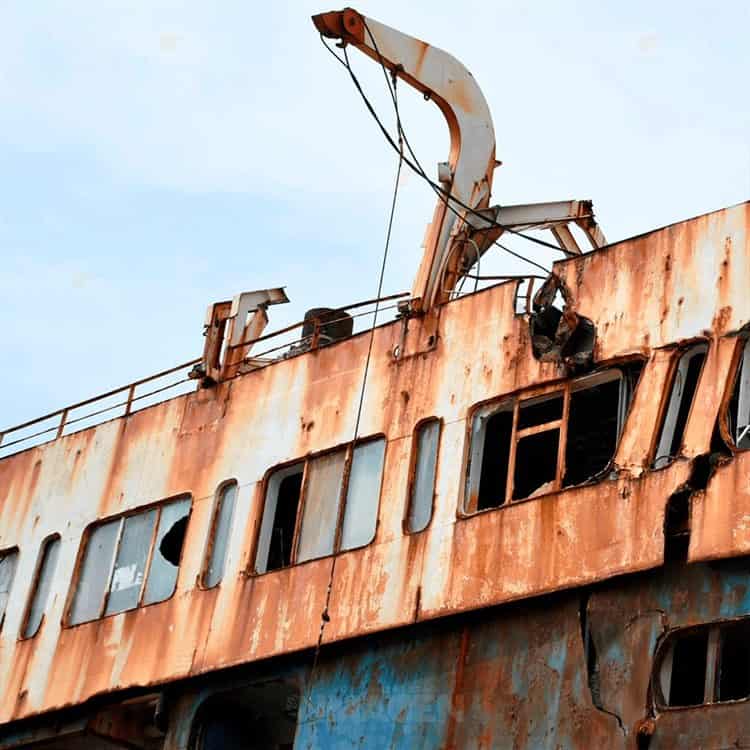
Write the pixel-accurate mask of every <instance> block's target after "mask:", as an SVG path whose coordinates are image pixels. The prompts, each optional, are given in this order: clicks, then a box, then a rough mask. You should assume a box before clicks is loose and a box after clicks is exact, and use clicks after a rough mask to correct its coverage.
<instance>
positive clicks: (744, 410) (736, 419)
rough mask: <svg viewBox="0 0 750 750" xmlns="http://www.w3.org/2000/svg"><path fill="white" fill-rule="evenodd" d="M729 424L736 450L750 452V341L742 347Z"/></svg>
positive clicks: (728, 415)
mask: <svg viewBox="0 0 750 750" xmlns="http://www.w3.org/2000/svg"><path fill="white" fill-rule="evenodd" d="M727 423H728V424H727V426H728V428H729V434H730V435H731V437H732V440H733V442H734V445H735V448H738V449H739V450H742V451H746V450H750V339H746V340H745V341H744V343H743V346H742V357H741V358H740V361H739V367H738V368H737V375H736V378H735V381H734V390H733V391H732V398H731V400H730V402H729V411H728V414H727Z"/></svg>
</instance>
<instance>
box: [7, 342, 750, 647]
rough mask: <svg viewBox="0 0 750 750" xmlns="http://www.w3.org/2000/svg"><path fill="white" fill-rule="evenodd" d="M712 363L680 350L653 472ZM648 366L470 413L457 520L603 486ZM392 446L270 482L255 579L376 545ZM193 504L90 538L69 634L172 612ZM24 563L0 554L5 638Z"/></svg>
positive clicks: (46, 574)
mask: <svg viewBox="0 0 750 750" xmlns="http://www.w3.org/2000/svg"><path fill="white" fill-rule="evenodd" d="M706 354H707V345H706V344H705V343H700V344H696V345H694V346H692V347H690V348H688V349H685V350H682V351H681V352H680V354H679V356H678V357H677V358H676V361H675V364H674V366H673V371H672V375H671V379H670V386H669V397H668V399H667V400H666V403H665V406H664V408H663V410H662V412H663V413H662V414H661V416H660V420H659V429H658V432H657V435H658V438H657V440H656V442H655V448H654V454H653V459H652V465H653V467H654V468H661V467H662V466H664V465H666V464H667V463H669V461H671V460H672V458H674V457H675V456H676V455H677V454H678V452H679V449H680V446H681V444H682V439H683V433H684V429H685V425H686V423H687V417H688V414H689V411H690V407H691V404H692V401H693V396H694V394H695V391H696V387H697V384H698V379H699V376H700V373H701V370H702V367H703V363H704V361H705V358H706ZM642 368H643V361H642V360H637V361H631V362H628V363H624V364H621V365H619V366H617V367H613V368H610V369H607V370H603V371H601V372H597V373H594V374H592V375H586V376H583V377H579V378H576V379H573V380H570V381H568V382H566V383H564V384H562V385H561V386H555V387H554V388H552V389H549V388H547V389H546V390H543V391H542V392H539V390H537V392H536V394H532V395H529V396H526V395H525V394H521V395H519V396H514V397H510V398H505V399H501V400H499V401H495V402H494V403H492V404H488V405H482V406H480V407H478V408H476V409H475V410H474V412H473V414H472V418H471V435H470V455H469V461H468V470H467V481H466V491H465V494H464V501H463V507H462V511H463V513H464V514H466V515H470V514H473V513H477V512H480V511H483V510H487V509H490V508H497V507H500V506H502V505H505V504H506V503H510V502H513V501H516V500H522V499H529V498H533V497H538V496H540V495H543V494H548V493H550V492H555V491H557V490H560V489H561V488H565V487H571V486H575V485H580V484H584V483H587V482H590V481H594V480H597V479H600V478H602V477H604V476H606V474H607V473H608V472H609V471H610V467H611V463H612V459H613V457H614V455H615V451H616V449H617V445H618V441H619V437H620V435H621V433H622V430H623V428H624V424H625V419H626V417H627V414H628V410H629V406H630V403H631V401H632V397H633V392H634V390H635V387H636V385H637V383H638V380H639V377H640V374H641V371H642ZM727 422H728V425H729V429H730V433H731V435H732V437H733V439H734V441H735V445H736V446H737V447H738V448H739V449H747V448H750V343H745V344H744V346H743V348H742V352H741V357H740V358H739V362H738V366H737V368H736V376H735V385H734V387H733V389H732V397H731V399H730V401H729V404H728V408H727ZM440 434H441V421H440V420H439V419H436V418H431V419H427V420H424V421H422V422H420V423H419V424H418V425H417V428H416V430H415V434H414V449H413V451H412V459H411V466H410V474H409V476H410V483H409V501H408V504H407V512H406V516H405V521H404V529H405V531H406V532H408V533H417V532H420V531H422V530H424V529H425V528H426V527H427V526H428V524H429V522H430V520H431V518H432V512H433V499H434V492H435V481H436V474H437V463H438V451H439V444H440ZM385 448H386V440H385V438H384V437H382V436H379V437H372V438H367V439H364V440H360V441H358V442H356V443H352V444H349V445H347V446H345V447H343V448H338V449H335V450H332V451H327V452H325V453H322V454H318V455H314V456H310V457H308V458H306V459H304V460H301V461H297V462H295V463H292V464H289V465H286V466H283V467H280V468H278V469H275V470H273V471H272V472H270V473H269V475H268V477H267V479H266V482H265V497H264V505H263V513H262V517H261V522H260V528H259V532H258V538H257V544H256V547H255V559H254V572H255V573H258V574H261V573H266V572H270V571H273V570H278V569H281V568H284V567H287V566H290V565H294V564H296V563H301V562H305V561H307V560H313V559H316V558H320V557H325V556H327V555H331V554H335V553H337V552H340V551H345V550H351V549H355V548H358V547H363V546H365V545H367V544H369V543H370V542H371V541H372V539H373V538H374V536H375V529H376V525H377V517H378V508H379V498H380V491H381V484H382V478H383V468H384V461H385ZM236 498H237V483H236V482H233V481H232V482H226V483H224V484H223V485H221V486H220V488H219V491H218V493H217V500H216V507H215V511H214V514H213V519H212V524H211V529H210V532H209V537H208V539H209V541H208V546H207V550H206V557H205V563H204V568H203V572H202V575H201V580H200V584H201V586H202V587H204V588H212V587H214V586H216V585H217V584H218V583H219V582H220V581H221V579H222V576H223V572H224V566H225V562H226V554H227V546H228V540H229V534H230V531H231V528H232V522H233V516H234V509H235V504H236ZM190 505H191V500H190V498H189V497H181V498H176V499H172V500H169V501H167V502H164V503H161V504H160V505H156V506H150V507H148V508H145V509H139V510H137V511H134V512H130V513H127V514H124V515H122V516H118V517H116V518H112V519H107V520H105V521H101V522H98V523H96V524H94V525H92V526H91V527H89V529H88V530H87V533H86V534H85V541H84V545H83V549H82V553H81V556H80V560H79V563H78V568H77V569H78V574H77V577H76V584H75V588H74V590H73V593H72V596H71V597H70V599H69V602H68V606H67V610H66V615H65V621H66V623H67V624H69V625H75V624H78V623H82V622H87V621H90V620H95V619H98V618H100V617H103V616H106V615H110V614H115V613H118V612H124V611H127V610H130V609H133V608H135V607H138V606H141V605H148V604H153V603H156V602H160V601H164V600H166V599H168V598H169V597H170V596H171V595H172V593H173V592H174V589H175V586H176V582H177V573H178V567H179V562H180V555H181V551H182V544H183V540H184V537H185V531H186V527H187V522H188V518H189V514H190ZM59 546H60V538H59V536H57V535H54V536H52V537H49V538H48V539H46V540H45V541H44V542H43V544H42V549H41V551H40V555H39V561H38V563H37V569H36V573H35V577H34V585H33V587H32V594H31V596H30V599H29V602H28V604H27V611H26V614H25V616H24V619H23V626H22V628H21V637H23V638H30V637H33V636H34V635H35V634H36V632H37V631H38V629H39V627H40V625H41V622H42V619H43V616H44V609H45V606H46V602H47V598H48V595H49V590H50V586H51V580H52V577H53V574H54V569H55V566H56V563H57V556H58V552H59ZM17 559H18V550H17V549H15V548H14V549H11V550H6V551H4V552H0V628H1V627H2V621H3V617H4V612H5V609H6V605H7V601H8V597H9V595H10V589H11V585H12V583H13V578H14V574H15V569H16V564H17Z"/></svg>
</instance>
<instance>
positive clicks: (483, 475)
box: [464, 361, 643, 513]
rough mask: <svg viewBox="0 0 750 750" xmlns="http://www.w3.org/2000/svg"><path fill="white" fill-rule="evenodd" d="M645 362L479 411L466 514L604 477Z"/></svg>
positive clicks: (472, 444)
mask: <svg viewBox="0 0 750 750" xmlns="http://www.w3.org/2000/svg"><path fill="white" fill-rule="evenodd" d="M642 368H643V363H642V362H640V361H638V362H633V363H629V364H625V365H622V366H620V367H618V368H612V369H609V370H605V371H603V372H598V373H594V374H592V375H587V376H585V377H581V378H577V379H575V380H571V381H569V382H568V383H566V384H565V386H564V388H562V389H560V390H556V391H553V392H551V393H544V394H541V395H538V396H531V397H527V398H523V397H520V398H515V399H512V400H511V399H509V400H507V401H504V402H502V403H501V404H500V405H499V406H494V405H492V406H486V407H483V408H481V409H480V410H478V411H477V412H475V414H474V418H473V421H472V435H471V456H470V461H469V476H468V482H467V492H466V501H465V506H464V508H465V511H466V512H468V513H474V512H477V511H480V510H485V509H487V508H497V507H499V506H501V505H503V504H504V503H506V502H509V501H512V500H521V499H524V498H531V497H536V496H538V495H543V494H547V493H549V492H554V491H556V490H559V489H560V488H561V487H571V486H574V485H578V484H582V483H584V482H587V481H593V480H595V479H597V478H599V477H601V476H602V475H603V474H604V473H605V472H606V471H607V469H608V467H609V465H610V463H611V461H612V458H613V457H614V455H615V451H616V449H617V444H618V441H619V438H620V435H621V433H622V430H623V427H624V425H625V418H626V417H627V413H628V408H629V406H630V402H631V400H632V397H633V391H634V389H635V385H636V384H637V382H638V378H639V377H640V372H641V370H642Z"/></svg>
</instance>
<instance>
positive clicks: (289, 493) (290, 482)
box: [266, 471, 302, 570]
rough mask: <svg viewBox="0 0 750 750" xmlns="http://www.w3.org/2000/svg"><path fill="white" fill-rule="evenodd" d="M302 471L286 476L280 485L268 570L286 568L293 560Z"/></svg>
mask: <svg viewBox="0 0 750 750" xmlns="http://www.w3.org/2000/svg"><path fill="white" fill-rule="evenodd" d="M301 490H302V472H301V471H300V472H298V473H297V474H291V475H290V476H288V477H284V479H282V480H281V484H280V485H279V495H278V500H277V501H276V513H275V514H274V518H273V529H272V531H271V540H270V547H269V550H268V563H267V565H266V570H277V569H278V568H285V567H287V566H288V565H290V564H291V562H292V542H293V541H294V526H295V524H296V522H297V509H298V508H299V499H300V492H301Z"/></svg>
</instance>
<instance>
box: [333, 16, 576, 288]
mask: <svg viewBox="0 0 750 750" xmlns="http://www.w3.org/2000/svg"><path fill="white" fill-rule="evenodd" d="M365 29H366V30H367V33H368V35H369V36H370V39H371V40H372V43H373V47H374V49H375V52H376V54H377V55H378V61H379V63H380V66H381V68H382V69H383V73H384V75H385V76H386V81H387V83H388V88H389V91H390V93H391V99H392V101H394V108H395V109H396V121H397V128H398V134H399V135H398V138H399V141H403V142H404V143H405V145H406V148H407V150H408V152H409V154H410V156H411V158H409V157H407V156H403V157H402V158H403V160H404V162H405V163H406V165H407V166H408V167H409V169H411V170H412V171H413V172H414V173H415V174H417V175H418V176H419V177H420V178H421V179H422V180H424V181H425V182H426V183H427V184H428V185H429V187H430V188H431V189H432V190H433V192H434V193H435V194H436V195H437V196H438V198H439V200H440V201H441V202H442V203H443V204H444V205H445V207H446V208H447V209H448V210H450V211H451V213H453V214H454V215H455V216H456V217H457V218H459V219H461V220H465V216H462V215H461V214H460V213H459V212H458V211H457V210H456V209H455V208H454V206H453V205H452V203H455V204H457V205H458V206H459V207H461V208H463V209H464V210H465V211H466V212H468V213H470V214H472V215H474V216H476V217H477V218H479V219H481V220H482V221H483V222H485V223H486V224H488V228H491V227H496V228H498V229H502V230H503V231H505V232H509V233H510V234H514V235H517V236H518V237H522V238H523V239H525V240H528V241H529V242H533V243H535V244H538V245H541V246H543V247H547V248H550V249H552V250H556V251H557V252H563V251H562V249H561V248H560V247H559V246H558V245H555V244H553V243H551V242H547V241H545V240H542V239H539V238H538V237H532V236H530V235H527V234H525V233H524V232H521V231H519V230H517V229H514V228H512V227H509V226H507V225H504V224H501V223H500V222H498V221H495V220H494V219H492V218H490V217H488V216H486V215H484V214H482V213H481V212H480V211H477V210H476V209H474V208H472V207H471V206H469V205H467V204H466V203H464V202H463V201H461V200H460V199H459V198H457V197H455V196H454V195H452V194H451V193H450V192H449V191H447V190H446V189H445V188H443V187H442V185H440V184H439V183H436V182H435V181H434V180H432V179H431V178H430V177H429V175H428V174H427V173H426V171H425V170H424V168H423V167H422V165H421V164H420V163H419V160H418V159H417V157H416V155H415V153H414V149H413V148H412V147H411V144H410V142H409V139H408V137H407V136H406V132H405V130H404V128H403V123H402V121H401V117H400V113H399V112H398V106H397V103H396V102H395V97H394V95H393V88H392V87H391V85H390V81H389V80H388V72H387V68H386V66H385V62H384V58H383V56H382V55H381V54H380V50H379V49H378V46H377V42H376V41H375V38H374V36H373V35H372V32H371V31H370V30H369V28H368V27H367V23H366V22H365ZM320 39H321V42H322V43H323V45H324V46H325V48H326V49H327V50H328V52H329V53H330V54H331V55H333V57H334V58H336V60H337V61H338V62H339V64H341V65H342V66H343V67H344V68H346V70H347V72H348V73H349V76H350V78H351V80H352V83H353V84H354V87H355V88H356V89H357V91H358V92H359V95H360V97H361V98H362V101H363V102H364V104H365V106H366V108H367V110H368V111H369V113H370V115H371V116H372V117H373V119H374V120H375V122H376V123H377V125H378V127H379V128H380V130H381V132H382V133H383V135H384V137H385V139H386V141H387V142H388V143H389V144H390V146H391V147H392V148H393V149H394V150H395V151H396V152H399V151H400V150H401V151H402V149H400V147H399V145H398V144H397V143H396V141H395V140H394V138H393V136H392V135H391V134H390V132H389V131H388V129H387V128H386V127H385V125H384V124H383V122H382V120H381V119H380V117H379V115H378V114H377V112H376V110H375V107H374V106H373V104H372V102H370V100H369V98H368V97H367V95H366V94H365V92H364V89H363V88H362V84H361V83H360V82H359V79H358V78H357V75H356V74H355V73H354V70H353V69H352V66H351V63H350V61H349V55H348V53H347V45H346V43H343V44H342V45H341V47H342V52H343V58H342V57H340V56H339V55H337V54H336V52H335V51H334V50H333V49H332V48H331V47H330V46H329V44H328V43H327V42H326V40H325V37H323V35H321V37H320ZM396 75H397V71H396V72H394V73H393V74H392V77H393V78H394V80H395V77H396ZM493 244H495V245H497V246H498V247H499V248H500V249H502V250H504V251H505V252H508V253H510V254H511V255H514V256H515V257H517V258H519V259H520V260H523V261H525V262H526V263H529V264H531V265H533V266H535V267H537V268H539V269H540V270H542V271H544V272H545V273H546V274H549V273H551V271H550V269H548V268H545V267H544V266H542V265H541V264H539V263H537V262H536V261H534V260H531V259H530V258H527V257H525V256H524V255H522V254H521V253H518V252H515V251H513V250H510V249H509V248H508V247H506V246H504V245H501V244H500V243H499V242H497V241H496V242H494V243H493Z"/></svg>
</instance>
